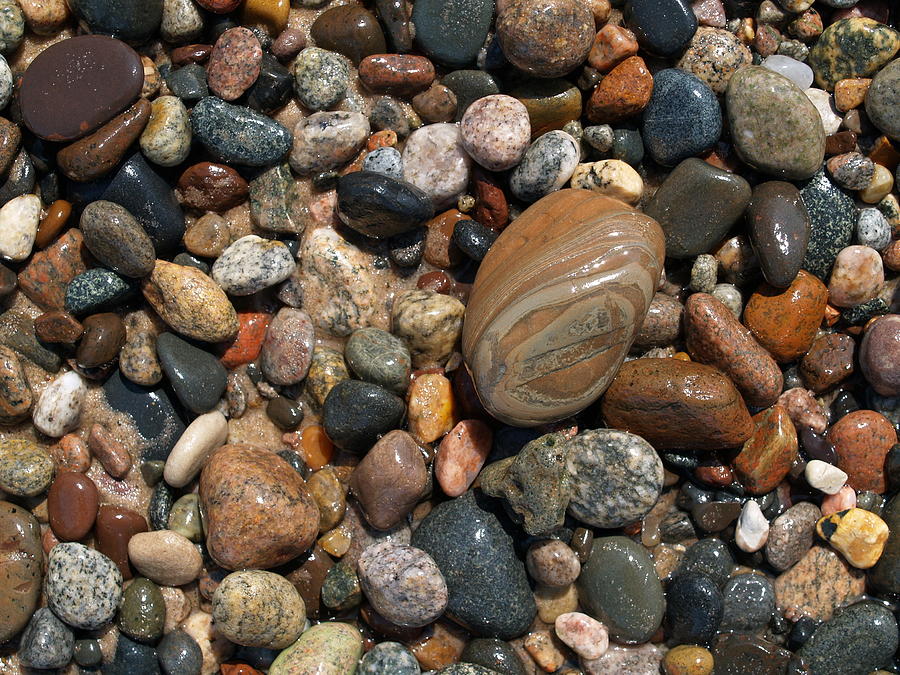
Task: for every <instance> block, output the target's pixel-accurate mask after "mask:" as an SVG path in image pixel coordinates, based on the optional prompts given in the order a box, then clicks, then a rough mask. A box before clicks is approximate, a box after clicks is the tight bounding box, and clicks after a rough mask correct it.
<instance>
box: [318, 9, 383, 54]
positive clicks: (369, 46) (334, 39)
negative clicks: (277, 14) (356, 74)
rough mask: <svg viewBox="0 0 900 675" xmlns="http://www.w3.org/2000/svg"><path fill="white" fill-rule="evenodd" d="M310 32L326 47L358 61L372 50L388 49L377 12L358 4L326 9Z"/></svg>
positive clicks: (320, 45) (322, 46) (371, 52)
mask: <svg viewBox="0 0 900 675" xmlns="http://www.w3.org/2000/svg"><path fill="white" fill-rule="evenodd" d="M310 36H311V37H312V39H313V40H315V43H316V45H318V46H319V47H321V48H322V49H328V50H331V51H335V52H339V53H341V54H343V55H344V56H346V57H347V58H349V59H350V60H351V61H352V62H353V64H354V65H358V64H359V62H360V61H362V60H363V58H365V57H366V56H368V55H370V54H384V53H385V51H387V46H386V45H385V40H384V32H382V30H381V26H380V24H379V23H378V20H377V19H376V18H375V15H374V14H372V13H371V12H369V11H368V10H366V9H364V8H363V7H360V6H356V5H344V6H342V7H332V8H330V9H328V10H326V11H324V12H322V13H321V14H320V15H319V16H318V17H317V18H316V20H315V21H314V22H313V24H312V26H311V28H310Z"/></svg>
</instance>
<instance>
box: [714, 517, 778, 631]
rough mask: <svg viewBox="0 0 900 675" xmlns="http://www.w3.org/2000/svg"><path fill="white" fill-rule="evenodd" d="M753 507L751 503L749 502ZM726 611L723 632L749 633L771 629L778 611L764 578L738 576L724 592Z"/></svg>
mask: <svg viewBox="0 0 900 675" xmlns="http://www.w3.org/2000/svg"><path fill="white" fill-rule="evenodd" d="M748 503H750V502H748ZM722 596H723V598H724V605H725V611H724V614H723V616H722V623H721V628H722V629H724V630H735V631H741V632H747V633H756V632H759V631H761V630H763V629H765V627H766V626H767V625H768V623H769V621H770V620H771V618H772V614H773V613H774V611H775V590H774V589H773V588H772V583H771V582H770V581H769V580H768V578H766V577H765V576H763V575H761V574H739V575H737V576H734V577H732V578H731V579H730V580H729V582H728V583H727V584H726V585H725V588H724V589H722Z"/></svg>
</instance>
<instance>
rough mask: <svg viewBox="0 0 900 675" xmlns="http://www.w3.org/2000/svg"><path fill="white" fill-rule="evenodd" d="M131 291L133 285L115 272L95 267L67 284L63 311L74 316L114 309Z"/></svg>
mask: <svg viewBox="0 0 900 675" xmlns="http://www.w3.org/2000/svg"><path fill="white" fill-rule="evenodd" d="M133 291H134V285H133V284H132V283H130V282H129V281H127V280H125V279H123V278H122V277H120V276H119V275H118V274H116V273H115V272H110V271H109V270H106V269H103V268H101V267H95V268H93V269H90V270H88V271H87V272H84V273H82V274H79V275H78V276H77V277H75V278H74V279H72V281H71V282H70V283H69V285H68V287H67V288H66V299H65V309H66V311H67V312H69V313H70V314H73V315H75V316H84V315H85V314H93V313H95V312H100V311H103V310H106V309H114V308H115V307H116V306H117V305H119V304H120V303H121V302H122V301H123V300H124V299H125V298H127V297H128V296H130V295H132V294H133Z"/></svg>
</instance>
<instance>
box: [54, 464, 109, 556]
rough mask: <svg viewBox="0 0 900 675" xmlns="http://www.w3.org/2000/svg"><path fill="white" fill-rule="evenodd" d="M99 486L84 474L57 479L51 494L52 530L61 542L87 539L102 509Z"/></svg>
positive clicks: (70, 474)
mask: <svg viewBox="0 0 900 675" xmlns="http://www.w3.org/2000/svg"><path fill="white" fill-rule="evenodd" d="M99 499H100V498H99V494H98V492H97V486H96V485H95V484H94V481H92V480H91V479H90V478H88V477H87V476H85V475H84V474H81V473H75V472H72V471H66V472H63V473H60V474H58V475H57V476H56V478H55V480H54V481H53V484H52V485H51V486H50V491H49V492H48V494H47V512H48V516H49V521H50V528H51V529H52V530H53V534H54V535H56V538H57V539H59V540H60V541H78V540H79V539H83V538H84V537H85V536H86V535H87V534H88V532H90V531H91V529H92V528H93V527H94V520H95V519H96V517H97V509H98V508H99Z"/></svg>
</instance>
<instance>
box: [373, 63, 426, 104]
mask: <svg viewBox="0 0 900 675" xmlns="http://www.w3.org/2000/svg"><path fill="white" fill-rule="evenodd" d="M434 75H435V73H434V64H432V63H431V61H429V60H428V59H427V58H425V57H424V56H413V55H409V54H377V55H372V56H367V57H366V58H364V59H363V60H362V62H361V63H360V64H359V79H360V81H361V82H362V83H363V85H365V87H366V89H368V90H369V91H372V92H374V93H377V94H393V95H395V96H402V97H404V98H411V97H412V96H413V95H414V94H417V93H419V92H420V91H423V90H425V89H428V87H429V86H430V85H431V83H432V82H433V81H434Z"/></svg>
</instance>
